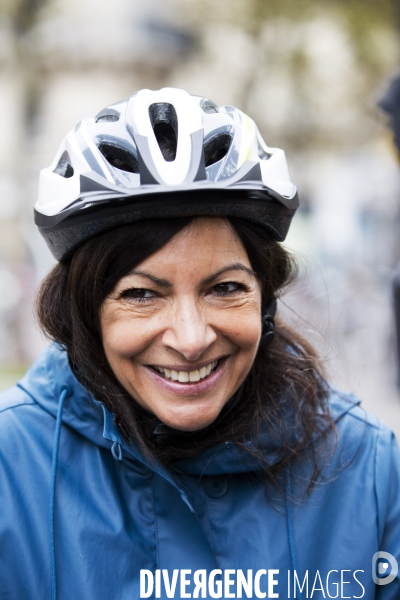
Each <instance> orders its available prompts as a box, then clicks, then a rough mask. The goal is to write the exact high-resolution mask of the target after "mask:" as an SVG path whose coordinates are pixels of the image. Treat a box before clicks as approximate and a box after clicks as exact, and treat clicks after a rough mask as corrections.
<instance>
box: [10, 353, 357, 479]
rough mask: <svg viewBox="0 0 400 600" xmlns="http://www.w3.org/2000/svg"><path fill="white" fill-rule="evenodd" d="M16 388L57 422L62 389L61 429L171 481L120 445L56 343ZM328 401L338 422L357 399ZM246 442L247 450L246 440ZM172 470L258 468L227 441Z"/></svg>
mask: <svg viewBox="0 0 400 600" xmlns="http://www.w3.org/2000/svg"><path fill="white" fill-rule="evenodd" d="M18 386H19V387H20V388H21V389H23V390H24V391H25V392H27V393H28V394H29V395H30V396H31V397H32V398H33V399H34V400H35V402H37V403H38V404H39V405H40V406H41V407H42V408H43V409H44V410H45V411H46V412H48V413H50V414H51V415H52V416H54V418H57V413H58V407H59V400H60V397H61V395H62V392H63V390H65V389H66V388H67V389H68V395H67V397H66V400H65V403H64V406H63V411H62V424H63V425H67V426H68V427H71V428H72V429H74V430H75V431H76V432H78V433H79V434H80V435H82V436H84V437H85V438H87V439H88V440H90V441H91V442H93V443H94V444H96V445H97V446H101V447H103V448H108V449H110V450H111V451H112V452H113V455H114V457H115V458H117V459H118V460H120V459H123V460H127V461H129V460H132V459H133V460H139V461H140V462H141V463H143V464H145V465H146V466H147V467H149V468H151V469H152V470H154V471H156V472H158V473H159V474H160V475H163V476H164V477H166V478H167V479H168V480H171V477H170V475H169V474H168V475H167V473H166V471H165V469H164V468H163V467H162V466H161V465H160V464H158V463H156V462H152V463H151V464H150V463H149V462H148V460H147V459H146V458H145V457H144V456H143V454H142V452H141V450H140V448H139V447H138V446H137V445H136V444H134V443H129V444H126V443H125V442H124V441H123V439H122V438H121V436H120V434H119V432H118V430H117V428H116V426H115V424H114V418H113V415H112V414H111V413H110V412H109V411H108V410H107V409H106V408H105V406H104V405H103V404H102V403H101V402H99V401H98V400H96V399H95V398H94V397H93V395H92V394H91V393H90V392H88V390H87V389H86V388H85V387H83V385H82V384H81V383H79V381H78V380H77V378H76V376H75V375H74V373H73V371H72V369H71V367H70V365H69V361H68V355H67V352H66V351H65V350H64V349H62V348H61V347H60V346H58V345H57V344H52V345H51V346H49V348H48V349H47V350H46V351H45V352H44V353H43V354H42V355H41V356H40V357H39V358H38V359H37V361H36V362H35V363H34V364H33V365H32V367H31V368H30V369H29V371H28V372H27V373H26V375H25V376H24V377H23V379H22V380H21V381H20V382H19V383H18ZM329 403H330V410H331V414H332V417H333V419H334V420H335V421H339V420H340V418H341V417H343V416H344V415H345V414H346V413H347V412H349V410H351V409H352V408H353V407H354V406H355V405H356V404H358V403H359V400H357V399H356V398H354V397H353V396H351V395H346V396H344V395H343V394H339V393H338V392H337V391H335V390H331V394H330V398H329ZM248 444H249V446H250V447H251V445H252V444H251V442H248ZM264 447H265V451H266V453H267V454H268V457H269V460H270V462H271V463H273V462H274V450H276V446H275V448H274V445H273V444H272V443H271V440H269V439H268V436H267V435H266V436H265V444H264ZM175 466H176V467H177V468H178V469H179V471H181V472H183V473H186V474H190V475H221V474H229V473H241V472H248V471H255V470H259V468H260V465H259V462H258V461H257V460H256V459H255V458H253V457H252V456H251V454H249V453H248V452H246V451H245V450H242V449H240V448H238V447H237V446H235V445H234V444H233V443H232V442H225V443H223V444H219V445H217V446H215V447H213V448H210V449H208V450H206V451H205V452H203V453H201V454H200V455H198V456H196V457H192V458H185V459H182V460H179V461H176V463H175ZM174 484H175V482H174ZM175 485H176V484H175Z"/></svg>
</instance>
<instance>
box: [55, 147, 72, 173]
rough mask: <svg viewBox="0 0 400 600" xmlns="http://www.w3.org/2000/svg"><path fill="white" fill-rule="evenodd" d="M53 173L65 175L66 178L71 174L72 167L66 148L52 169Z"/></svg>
mask: <svg viewBox="0 0 400 600" xmlns="http://www.w3.org/2000/svg"><path fill="white" fill-rule="evenodd" d="M54 173H57V175H61V177H65V178H66V179H69V178H70V177H72V176H73V174H74V168H73V166H72V164H71V158H70V156H69V154H68V152H67V151H66V150H65V151H64V152H63V153H62V154H61V157H60V160H59V161H58V163H57V166H56V168H55V169H54Z"/></svg>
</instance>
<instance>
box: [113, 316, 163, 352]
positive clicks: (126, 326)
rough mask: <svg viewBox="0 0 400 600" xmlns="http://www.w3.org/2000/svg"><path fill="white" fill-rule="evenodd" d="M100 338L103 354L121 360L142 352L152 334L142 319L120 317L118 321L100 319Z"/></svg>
mask: <svg viewBox="0 0 400 600" xmlns="http://www.w3.org/2000/svg"><path fill="white" fill-rule="evenodd" d="M101 329H102V337H103V346H104V350H105V353H106V355H107V357H108V358H110V356H111V355H113V356H118V357H121V358H129V357H131V356H132V355H135V354H138V353H139V352H141V351H142V350H144V349H145V348H146V347H147V346H148V344H149V343H150V340H151V339H152V338H153V335H154V333H153V332H152V330H151V328H149V327H148V323H145V322H143V320H142V319H135V318H132V317H130V318H129V317H121V318H118V319H107V318H104V319H102V327H101Z"/></svg>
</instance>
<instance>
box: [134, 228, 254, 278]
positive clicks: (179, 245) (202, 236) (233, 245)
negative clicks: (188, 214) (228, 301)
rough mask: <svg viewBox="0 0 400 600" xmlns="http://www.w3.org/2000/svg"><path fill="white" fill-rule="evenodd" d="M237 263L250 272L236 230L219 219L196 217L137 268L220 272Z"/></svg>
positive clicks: (248, 263) (245, 254)
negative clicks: (178, 268)
mask: <svg viewBox="0 0 400 600" xmlns="http://www.w3.org/2000/svg"><path fill="white" fill-rule="evenodd" d="M236 262H240V263H242V264H243V265H245V266H246V267H249V268H251V264H250V261H249V259H248V256H247V252H246V250H245V248H244V246H243V243H242V241H241V239H240V237H239V236H238V234H237V233H236V231H235V229H234V228H233V227H232V225H231V224H230V223H229V221H226V220H225V219H222V218H212V217H197V218H196V219H194V220H193V221H191V223H189V225H187V226H186V227H185V228H184V229H182V230H181V231H180V232H179V233H178V234H177V235H175V236H174V237H173V238H172V239H171V240H170V241H169V242H168V243H167V244H166V245H165V246H163V247H162V248H161V249H160V250H158V251H157V252H155V253H154V254H152V255H151V256H149V257H148V258H146V259H145V260H144V261H143V262H141V263H140V265H138V267H144V266H146V268H174V267H175V268H176V267H178V266H179V267H180V268H182V269H183V268H185V270H187V269H189V270H190V269H191V270H194V269H195V268H196V269H201V270H202V271H203V270H204V269H205V268H209V269H213V268H216V269H217V268H223V267H225V266H227V265H229V264H230V263H236Z"/></svg>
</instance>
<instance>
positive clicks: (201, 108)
mask: <svg viewBox="0 0 400 600" xmlns="http://www.w3.org/2000/svg"><path fill="white" fill-rule="evenodd" d="M297 204H298V201H297V192H296V188H295V186H294V185H293V184H292V183H291V181H290V178H289V174H288V171H287V166H286V160H285V156H284V153H283V151H282V150H279V149H277V148H269V147H268V146H267V145H266V144H265V143H264V141H263V140H262V138H261V136H260V134H259V132H258V130H257V127H256V125H255V123H254V122H253V121H252V120H251V119H250V118H249V117H248V116H247V115H245V114H244V113H242V112H241V111H239V110H238V109H235V108H234V107H232V106H224V107H217V106H216V105H215V104H214V103H213V102H211V101H210V100H208V99H207V98H202V97H198V96H190V95H189V94H187V93H186V92H184V91H182V90H174V89H169V88H166V89H164V90H160V91H157V92H151V91H149V90H142V91H140V92H138V93H137V94H134V95H133V96H132V97H131V98H130V99H129V100H128V101H126V102H120V103H117V104H114V105H112V106H110V107H107V108H106V109H104V110H103V111H101V112H100V113H99V114H98V115H97V117H95V118H94V119H85V120H84V121H82V123H81V124H80V125H78V126H77V127H76V128H75V129H74V130H73V132H71V133H70V134H69V135H68V136H67V138H65V140H64V141H63V142H62V144H61V146H60V148H59V151H58V153H57V155H56V158H55V160H54V162H53V164H52V165H51V167H49V168H48V169H44V170H43V171H42V174H41V183H40V192H39V200H38V202H37V204H36V209H35V220H36V223H37V224H38V226H39V229H40V231H41V233H42V235H43V236H44V238H45V240H46V242H47V244H48V246H49V248H50V249H51V251H52V253H53V255H54V256H55V258H56V259H58V260H59V262H58V264H57V265H56V266H55V267H54V268H53V270H52V271H51V272H50V273H49V274H48V276H47V277H46V279H45V280H44V281H43V283H42V286H41V288H40V290H39V294H38V300H37V313H38V318H39V323H40V325H41V327H42V330H43V331H44V332H45V333H46V334H47V336H48V337H49V338H50V339H51V340H52V341H53V344H52V345H51V346H50V347H49V349H48V350H47V351H46V352H45V353H44V354H43V355H42V356H41V357H40V358H39V359H38V361H37V362H36V363H35V364H34V365H33V366H32V368H31V369H30V370H29V371H28V373H27V374H26V375H25V377H24V378H23V379H22V380H21V381H20V382H19V383H18V385H17V386H16V387H15V388H13V389H12V390H10V391H9V392H7V393H6V394H3V395H2V396H1V397H0V441H1V443H0V505H1V515H2V517H1V519H0V548H1V549H2V559H1V565H2V572H1V589H0V597H3V596H4V598H6V597H7V598H18V600H37V598H50V597H51V598H52V600H56V599H57V598H65V599H69V598H71V597H77V598H85V600H92V599H93V600H94V599H96V600H109V599H110V598H118V599H119V600H128V599H129V600H130V599H132V598H142V597H143V598H149V597H155V598H191V597H193V598H197V597H199V595H200V594H201V597H202V598H221V597H226V598H236V597H237V598H242V597H247V598H253V597H257V598H265V597H267V596H268V597H269V598H276V597H280V598H285V597H288V598H290V597H297V598H301V597H302V594H303V598H306V597H307V598H308V597H313V598H317V597H324V598H325V597H338V590H339V587H340V590H341V597H343V598H344V597H346V598H351V597H353V598H365V599H367V600H378V599H379V600H396V599H398V598H399V594H400V583H399V578H398V577H397V570H396V557H397V559H399V558H400V500H399V498H400V494H399V490H400V459H399V452H398V448H397V445H396V442H395V440H394V438H393V435H392V434H391V432H390V431H389V429H388V428H387V427H386V426H384V425H382V424H381V423H380V422H379V421H377V420H376V419H375V418H373V417H371V416H369V415H366V414H365V413H364V412H363V411H362V410H361V409H360V408H359V406H358V404H359V402H358V401H357V400H356V399H355V398H353V397H352V396H351V395H349V394H341V393H339V392H337V391H335V390H333V389H331V387H330V386H329V384H328V383H327V381H326V380H325V377H324V374H323V370H322V368H321V364H320V360H319V359H318V357H317V355H316V353H315V351H314V350H313V348H312V347H311V346H310V344H309V343H308V342H307V341H306V340H305V339H303V338H302V337H301V336H300V335H299V334H298V333H297V332H296V331H293V330H292V329H291V328H290V327H288V326H287V325H286V324H285V323H284V322H283V321H282V320H281V319H280V318H279V305H278V311H277V315H276V309H277V300H279V298H280V296H281V295H282V294H283V293H284V291H285V289H286V287H287V286H288V285H289V284H290V283H291V281H293V279H294V277H295V275H296V265H295V261H294V259H293V257H291V256H290V255H289V254H288V252H287V251H286V250H285V249H284V248H283V247H282V246H281V245H280V242H281V241H282V240H283V239H284V238H285V236H286V233H287V230H288V228H289V225H290V222H291V219H292V217H293V215H294V213H295V210H296V208H297ZM354 540H357V543H355V542H354ZM382 549H383V552H380V551H381V550H382ZM372 560H374V561H375V562H374V566H373V573H372V576H371V573H370V565H371V561H372ZM383 560H385V561H387V562H382V561H383ZM389 564H390V565H391V569H392V572H391V573H390V574H388V573H387V570H388V568H389ZM385 565H386V566H385ZM179 574H180V575H179ZM191 574H193V578H191V577H190V575H191ZM253 574H254V576H253ZM178 579H179V581H180V585H179V591H178V589H177V581H178ZM233 589H234V590H235V591H233ZM295 590H296V591H295ZM318 594H320V595H319V596H318ZM335 594H336V595H335Z"/></svg>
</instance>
